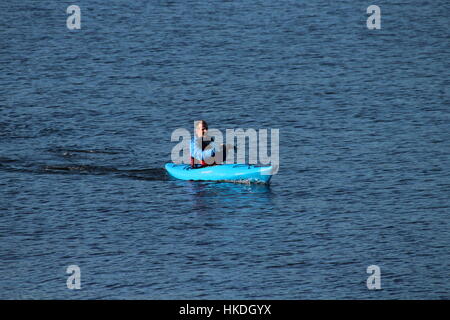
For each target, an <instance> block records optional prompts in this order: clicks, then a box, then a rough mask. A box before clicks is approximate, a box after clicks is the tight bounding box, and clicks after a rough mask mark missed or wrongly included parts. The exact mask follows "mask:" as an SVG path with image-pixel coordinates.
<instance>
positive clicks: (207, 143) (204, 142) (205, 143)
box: [191, 138, 214, 168]
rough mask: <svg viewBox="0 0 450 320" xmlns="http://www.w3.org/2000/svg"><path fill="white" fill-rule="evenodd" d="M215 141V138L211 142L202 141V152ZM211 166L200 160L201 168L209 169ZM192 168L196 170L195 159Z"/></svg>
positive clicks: (192, 159) (192, 158) (192, 160)
mask: <svg viewBox="0 0 450 320" xmlns="http://www.w3.org/2000/svg"><path fill="white" fill-rule="evenodd" d="M213 141H214V138H211V140H210V141H202V151H203V150H205V148H206V147H207V146H208V145H209V144H210V143H211V142H213ZM207 166H210V164H207V163H206V162H205V161H204V160H200V167H199V168H201V167H207ZM191 168H195V159H194V157H191Z"/></svg>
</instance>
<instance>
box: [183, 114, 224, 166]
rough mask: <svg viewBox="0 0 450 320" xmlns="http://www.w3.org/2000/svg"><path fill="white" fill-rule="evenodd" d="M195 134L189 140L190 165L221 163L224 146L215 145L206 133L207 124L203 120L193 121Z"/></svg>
mask: <svg viewBox="0 0 450 320" xmlns="http://www.w3.org/2000/svg"><path fill="white" fill-rule="evenodd" d="M194 127H195V135H194V137H193V138H192V140H191V144H190V152H191V167H193V168H199V167H205V166H211V165H216V164H222V163H223V162H224V161H225V158H226V146H224V145H220V146H217V145H216V143H214V138H213V137H209V136H208V135H207V132H208V124H207V123H206V121H205V120H199V121H196V122H195V126H194Z"/></svg>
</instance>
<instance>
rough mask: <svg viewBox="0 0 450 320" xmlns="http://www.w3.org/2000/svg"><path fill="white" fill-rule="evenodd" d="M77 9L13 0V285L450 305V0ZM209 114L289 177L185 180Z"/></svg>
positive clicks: (8, 137)
mask: <svg viewBox="0 0 450 320" xmlns="http://www.w3.org/2000/svg"><path fill="white" fill-rule="evenodd" d="M74 4H77V5H79V6H80V8H81V15H82V22H81V30H77V31H69V30H68V29H67V28H66V18H67V14H66V8H67V6H68V5H69V4H68V3H61V2H60V1H15V0H11V1H7V2H2V3H1V4H0V24H1V27H0V65H1V75H0V191H1V192H0V217H1V218H0V219H1V220H0V221H1V223H0V228H1V229H0V237H1V242H0V244H1V250H0V261H1V262H0V274H1V275H2V276H1V278H0V289H1V290H0V298H2V299H24V298H27V299H336V298H337V299H342V298H343V299H347V298H348V299H448V298H449V297H450V294H449V292H450V285H449V282H448V279H449V277H448V276H449V273H448V270H449V267H450V263H449V262H450V256H449V250H448V244H449V240H450V235H449V209H450V200H449V194H450V169H449V168H450V128H449V120H450V113H449V91H448V90H449V79H450V77H449V70H450V68H449V67H450V65H449V61H450V60H449V58H450V55H449V53H450V46H449V40H448V39H449V28H448V25H449V24H448V23H449V18H448V12H449V9H450V8H449V3H448V2H447V1H432V2H426V1H408V3H404V2H401V3H400V2H394V3H393V2H392V1H389V2H387V1H378V2H377V3H376V4H377V5H379V6H380V7H381V12H382V29H381V30H368V29H367V27H366V19H367V16H368V15H367V14H366V9H367V6H368V5H369V4H367V3H363V2H357V3H355V2H354V1H339V2H336V3H330V2H329V1H313V2H310V1H308V2H307V1H293V0H292V1H270V0H260V1H216V0H214V1H200V0H189V1H162V0H161V1H133V2H129V1H118V0H115V1H108V3H107V4H106V3H105V2H103V1H81V0H79V1H76V3H74ZM200 118H203V119H206V120H207V121H208V123H209V125H210V128H217V129H220V130H225V129H227V128H254V129H261V128H279V129H280V171H279V173H278V174H277V175H275V176H274V177H273V179H272V183H271V185H270V186H261V185H239V184H229V183H210V182H185V181H176V180H173V179H171V178H169V177H168V176H167V175H166V173H165V171H164V169H163V166H164V164H165V163H166V162H169V161H170V152H171V149H172V147H173V146H174V145H175V143H174V142H171V141H170V134H171V132H172V131H173V130H174V129H176V128H187V129H189V130H191V128H192V122H193V121H194V120H196V119H200ZM71 264H76V265H78V266H79V267H80V268H81V286H82V289H81V290H69V289H67V286H66V280H67V277H68V276H69V275H68V274H66V272H65V271H66V268H67V267H68V266H69V265H71ZM373 264H375V265H378V266H379V267H380V268H381V287H382V290H368V289H367V287H366V280H367V277H369V274H367V273H366V268H367V267H368V266H369V265H373Z"/></svg>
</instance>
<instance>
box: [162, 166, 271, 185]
mask: <svg viewBox="0 0 450 320" xmlns="http://www.w3.org/2000/svg"><path fill="white" fill-rule="evenodd" d="M165 167H166V170H167V172H168V173H169V174H170V175H171V176H173V177H174V178H177V179H181V180H206V181H233V182H260V183H269V181H270V178H272V166H267V167H257V166H254V165H248V164H221V165H215V166H209V167H202V168H192V167H191V166H190V165H187V164H174V163H166V165H165Z"/></svg>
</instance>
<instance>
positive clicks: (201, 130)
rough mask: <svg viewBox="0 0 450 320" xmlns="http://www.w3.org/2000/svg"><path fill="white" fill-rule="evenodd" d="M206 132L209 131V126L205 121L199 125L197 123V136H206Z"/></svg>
mask: <svg viewBox="0 0 450 320" xmlns="http://www.w3.org/2000/svg"><path fill="white" fill-rule="evenodd" d="M206 132H208V128H207V127H206V126H205V125H204V124H203V123H200V124H199V125H197V129H196V130H195V133H196V134H197V137H204V136H206Z"/></svg>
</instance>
